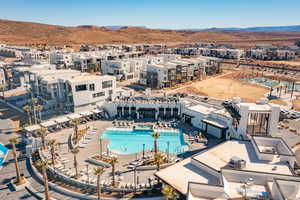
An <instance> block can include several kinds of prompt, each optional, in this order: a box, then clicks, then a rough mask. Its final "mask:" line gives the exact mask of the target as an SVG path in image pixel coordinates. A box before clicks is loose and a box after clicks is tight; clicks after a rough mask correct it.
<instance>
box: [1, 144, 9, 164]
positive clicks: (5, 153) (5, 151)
mask: <svg viewBox="0 0 300 200" xmlns="http://www.w3.org/2000/svg"><path fill="white" fill-rule="evenodd" d="M7 153H8V148H6V147H5V146H4V145H3V144H0V167H1V166H2V165H3V163H4V161H5V157H6V155H7Z"/></svg>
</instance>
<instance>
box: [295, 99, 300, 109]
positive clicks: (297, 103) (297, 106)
mask: <svg viewBox="0 0 300 200" xmlns="http://www.w3.org/2000/svg"><path fill="white" fill-rule="evenodd" d="M293 106H294V110H296V111H300V99H298V100H294V101H293Z"/></svg>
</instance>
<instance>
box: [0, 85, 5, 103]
mask: <svg viewBox="0 0 300 200" xmlns="http://www.w3.org/2000/svg"><path fill="white" fill-rule="evenodd" d="M0 91H1V92H2V98H3V100H4V99H5V98H4V91H5V85H0Z"/></svg>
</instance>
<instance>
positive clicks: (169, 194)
mask: <svg viewBox="0 0 300 200" xmlns="http://www.w3.org/2000/svg"><path fill="white" fill-rule="evenodd" d="M161 192H162V193H163V195H164V196H165V197H166V199H167V200H173V199H178V198H179V195H178V193H177V192H176V191H175V190H174V189H173V188H172V187H170V186H168V185H164V186H163V187H162V191H161Z"/></svg>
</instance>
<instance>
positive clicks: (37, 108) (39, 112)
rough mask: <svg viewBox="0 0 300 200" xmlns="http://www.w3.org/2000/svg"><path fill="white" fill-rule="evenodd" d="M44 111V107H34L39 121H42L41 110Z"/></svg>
mask: <svg viewBox="0 0 300 200" xmlns="http://www.w3.org/2000/svg"><path fill="white" fill-rule="evenodd" d="M43 109H44V107H43V106H42V105H37V106H35V110H36V111H38V114H39V121H40V122H41V121H42V110H43Z"/></svg>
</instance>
